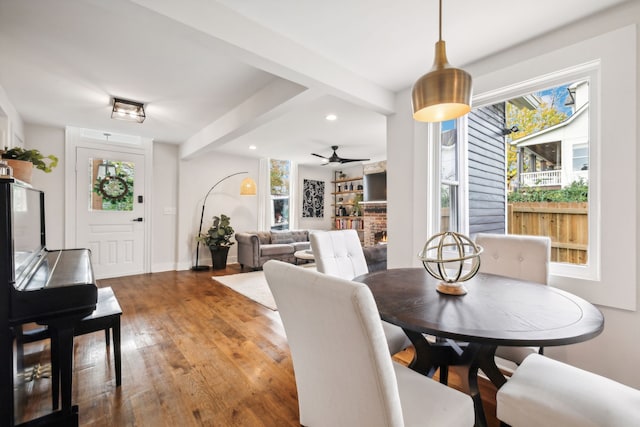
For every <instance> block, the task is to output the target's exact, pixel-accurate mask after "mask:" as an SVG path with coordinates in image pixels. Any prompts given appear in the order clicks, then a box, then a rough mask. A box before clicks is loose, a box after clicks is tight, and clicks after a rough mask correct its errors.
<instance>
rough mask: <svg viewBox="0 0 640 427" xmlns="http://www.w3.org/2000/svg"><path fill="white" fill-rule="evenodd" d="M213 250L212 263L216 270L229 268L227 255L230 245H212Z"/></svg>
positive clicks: (211, 249)
mask: <svg viewBox="0 0 640 427" xmlns="http://www.w3.org/2000/svg"><path fill="white" fill-rule="evenodd" d="M209 250H210V251H211V264H213V265H212V267H211V268H212V269H214V270H224V269H225V268H227V255H229V247H228V246H216V247H210V248H209Z"/></svg>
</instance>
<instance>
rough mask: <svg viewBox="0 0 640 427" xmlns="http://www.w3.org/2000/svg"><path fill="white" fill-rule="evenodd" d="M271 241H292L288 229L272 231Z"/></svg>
mask: <svg viewBox="0 0 640 427" xmlns="http://www.w3.org/2000/svg"><path fill="white" fill-rule="evenodd" d="M271 243H293V237H292V236H291V233H290V232H288V231H272V232H271Z"/></svg>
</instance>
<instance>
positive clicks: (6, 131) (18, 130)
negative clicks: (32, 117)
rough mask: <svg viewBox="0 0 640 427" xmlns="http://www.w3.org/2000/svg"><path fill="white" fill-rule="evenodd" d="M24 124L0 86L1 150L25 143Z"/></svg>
mask: <svg viewBox="0 0 640 427" xmlns="http://www.w3.org/2000/svg"><path fill="white" fill-rule="evenodd" d="M24 140H25V136H24V122H23V121H22V118H21V117H20V115H19V114H18V112H17V111H16V109H15V107H14V106H13V104H12V103H11V101H10V100H9V98H8V97H7V93H6V92H5V91H4V89H3V88H2V86H0V149H4V147H5V146H7V147H14V146H15V145H16V142H18V141H21V142H24Z"/></svg>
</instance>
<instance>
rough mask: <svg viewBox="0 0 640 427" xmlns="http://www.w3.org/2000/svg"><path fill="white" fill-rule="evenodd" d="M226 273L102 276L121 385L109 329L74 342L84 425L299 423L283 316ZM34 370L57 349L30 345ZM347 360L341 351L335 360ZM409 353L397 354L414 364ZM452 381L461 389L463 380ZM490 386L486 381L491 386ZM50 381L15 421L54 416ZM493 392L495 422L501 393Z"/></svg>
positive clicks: (231, 269)
mask: <svg viewBox="0 0 640 427" xmlns="http://www.w3.org/2000/svg"><path fill="white" fill-rule="evenodd" d="M239 272H240V268H239V266H238V265H237V264H230V265H229V266H228V267H227V269H226V270H222V271H204V272H192V271H181V272H164V273H153V274H143V275H137V276H128V277H122V278H114V279H107V280H100V281H99V283H98V286H100V287H105V286H111V287H112V288H113V290H114V292H115V294H116V296H117V298H118V300H119V302H120V306H121V307H122V310H123V315H122V386H121V387H119V388H116V386H115V368H114V363H113V355H112V353H110V352H108V351H107V350H106V347H105V342H104V333H102V332H98V333H94V334H88V335H83V336H80V337H76V339H75V361H74V366H75V369H74V383H73V402H74V404H77V405H78V406H79V413H80V416H79V417H80V425H81V426H153V427H156V426H268V427H272V426H278V427H280V426H285V427H286V426H299V425H300V424H299V422H298V403H297V394H296V385H295V380H294V377H293V368H292V363H291V355H290V353H289V347H288V345H287V341H286V337H285V334H284V329H283V327H282V324H281V322H280V318H279V316H278V313H277V312H274V311H271V310H269V309H267V308H265V307H263V306H261V305H260V304H257V303H255V302H253V301H251V300H249V299H247V298H245V297H244V296H242V295H240V294H238V293H236V292H234V291H232V290H230V289H229V288H227V287H225V286H223V285H221V284H219V283H217V282H215V281H214V280H212V279H211V276H212V275H225V274H234V273H239ZM25 353H26V356H25V361H26V364H27V365H29V364H32V365H33V364H37V363H41V364H46V363H47V362H48V358H49V343H48V341H41V342H37V343H32V344H28V345H27V346H26V347H25ZM336 357H339V355H336ZM410 358H411V354H410V351H406V352H403V353H401V354H399V355H398V356H396V360H398V361H401V362H402V361H406V360H410ZM450 380H451V381H450V382H451V383H452V385H453V386H455V384H456V382H457V381H456V380H457V379H456V378H455V375H453V374H452V375H450ZM483 384H484V385H486V382H484V383H483ZM50 387H51V383H50V380H49V378H46V377H41V378H40V379H37V380H35V381H31V382H29V383H27V384H26V386H25V387H24V391H25V394H26V399H23V400H21V401H19V402H18V403H17V407H18V409H17V412H16V414H17V416H16V421H17V422H22V421H25V420H29V419H33V418H36V417H38V416H40V415H44V414H46V413H49V412H50V411H51V392H50ZM482 394H483V396H487V397H488V398H487V400H486V402H485V411H486V412H487V414H488V417H489V423H490V426H491V427H493V426H498V425H499V423H498V422H497V420H496V419H495V389H493V388H492V386H491V385H490V384H489V387H488V388H484V389H483V390H482Z"/></svg>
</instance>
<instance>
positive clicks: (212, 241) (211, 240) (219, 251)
mask: <svg viewBox="0 0 640 427" xmlns="http://www.w3.org/2000/svg"><path fill="white" fill-rule="evenodd" d="M230 221H231V218H229V217H228V216H226V215H224V214H221V215H220V216H219V217H217V216H214V217H213V223H212V224H211V227H209V229H208V230H207V232H206V233H202V234H200V236H199V237H198V240H199V241H200V242H202V243H204V244H205V245H207V246H208V247H209V250H210V251H211V263H212V264H213V269H214V270H223V269H225V268H227V255H228V254H229V248H230V247H231V246H232V245H233V244H234V242H232V241H231V237H232V236H233V234H234V232H235V231H234V230H233V227H231V223H230Z"/></svg>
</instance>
